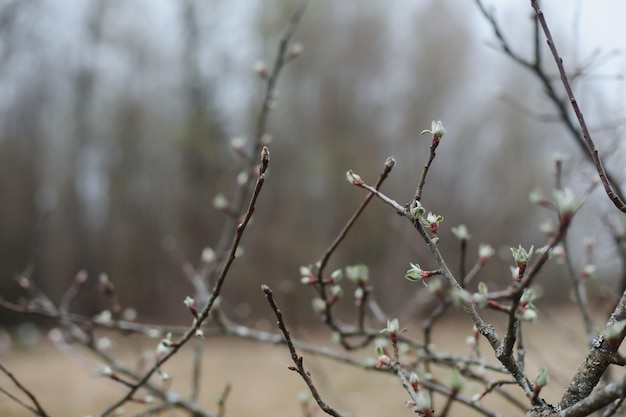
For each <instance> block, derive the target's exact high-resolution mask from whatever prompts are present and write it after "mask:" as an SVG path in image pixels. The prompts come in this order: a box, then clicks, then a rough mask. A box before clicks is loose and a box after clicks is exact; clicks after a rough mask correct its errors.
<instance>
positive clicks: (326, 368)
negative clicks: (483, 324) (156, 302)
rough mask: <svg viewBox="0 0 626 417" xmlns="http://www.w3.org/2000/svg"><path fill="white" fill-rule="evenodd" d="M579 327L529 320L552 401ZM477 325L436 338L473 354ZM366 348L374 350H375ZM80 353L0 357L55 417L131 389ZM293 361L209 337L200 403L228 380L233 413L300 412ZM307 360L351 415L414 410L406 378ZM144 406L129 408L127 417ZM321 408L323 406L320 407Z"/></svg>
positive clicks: (276, 415)
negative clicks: (97, 372)
mask: <svg viewBox="0 0 626 417" xmlns="http://www.w3.org/2000/svg"><path fill="white" fill-rule="evenodd" d="M597 323H598V324H599V323H600V322H599V321H598V322H597ZM401 324H402V323H401ZM580 327H581V326H580V317H579V315H578V314H577V312H576V311H575V310H562V311H556V312H553V313H551V314H547V313H546V312H542V314H541V316H540V320H539V321H538V322H537V323H534V324H531V325H527V326H526V332H525V333H526V335H525V343H526V346H527V351H528V356H527V369H528V370H529V374H530V375H533V376H534V374H535V372H536V369H537V368H538V367H541V366H547V367H548V368H549V370H550V375H551V382H550V385H549V388H550V389H549V390H548V392H546V393H545V397H546V399H547V400H548V401H550V402H557V401H558V399H559V394H560V393H562V391H563V389H564V387H565V386H566V385H567V381H568V379H569V378H570V377H571V375H572V374H573V372H574V371H575V369H576V367H577V365H578V363H579V362H580V361H581V359H582V358H583V357H584V354H585V351H586V349H585V340H584V337H582V334H581V332H580V331H579V330H576V331H573V330H572V329H577V328H580ZM470 329H471V325H470V324H469V321H468V319H467V318H465V317H463V316H461V317H458V318H456V319H448V320H447V321H445V322H444V323H443V324H442V326H441V327H440V328H439V331H438V332H437V333H436V334H435V337H436V339H435V341H436V344H437V345H438V346H439V347H440V349H442V350H447V351H456V352H460V353H466V352H468V351H469V348H468V347H467V346H466V345H465V344H464V339H465V337H466V336H467V335H468V334H469V332H470ZM416 332H417V328H416V329H410V330H409V334H410V335H411V334H412V335H415V334H417V333H416ZM500 333H502V331H501V330H500ZM316 335H317V337H319V338H321V339H319V340H324V343H326V342H327V341H328V339H329V337H330V335H329V334H328V333H327V332H325V331H319V332H316ZM153 345H154V346H156V342H155V341H154V340H150V341H148V342H146V343H145V344H144V346H143V348H145V349H148V348H150V347H151V346H153ZM481 347H482V352H483V354H484V356H485V357H487V358H489V360H490V362H491V361H492V360H491V356H489V355H488V353H489V350H488V349H489V347H488V346H487V345H486V344H483V345H481ZM118 349H124V351H125V355H126V356H127V357H128V358H130V357H132V356H129V354H130V352H129V351H130V350H132V349H130V348H129V347H128V346H126V347H124V348H119V347H118ZM364 354H366V355H368V356H374V354H373V352H369V351H367V352H364ZM81 357H82V358H83V360H82V362H79V361H77V360H76V355H72V357H69V356H68V355H67V354H64V353H61V352H59V351H57V350H56V349H54V348H52V347H51V346H50V345H49V344H45V345H42V346H38V347H36V348H31V349H27V350H21V351H12V352H9V353H5V354H3V355H2V356H0V362H1V363H2V364H3V365H4V366H6V367H7V368H9V369H10V370H11V371H12V372H13V373H14V374H15V376H16V377H17V378H19V380H20V381H21V382H22V383H23V384H24V385H25V386H27V387H29V388H30V389H31V390H32V391H33V392H34V393H35V394H36V395H37V397H38V399H39V400H40V402H41V404H42V405H43V406H44V408H45V409H46V411H48V413H49V414H50V416H54V417H66V416H77V417H78V416H87V415H98V414H99V413H100V412H101V411H102V410H103V409H104V407H105V406H106V405H107V404H109V403H110V402H111V401H113V400H115V399H117V398H120V396H122V395H123V394H124V388H123V387H121V386H120V385H118V384H116V383H114V382H112V381H109V380H107V379H105V378H101V377H96V376H94V372H93V370H94V369H96V368H97V365H98V361H97V360H95V359H93V358H92V357H91V356H84V357H83V356H81ZM190 357H191V349H189V348H186V349H184V350H183V351H182V352H181V354H180V355H178V356H177V357H175V358H174V359H173V360H172V361H171V362H169V363H168V364H166V366H165V369H164V370H165V371H166V372H168V373H170V374H171V375H172V376H173V378H174V379H173V384H174V385H173V387H174V389H175V390H176V391H177V392H179V393H181V394H183V395H187V394H188V392H189V386H190V384H189V380H190V369H191V368H190ZM129 363H131V362H129ZM290 364H291V363H290V357H289V353H288V351H287V349H286V347H284V346H280V347H276V346H265V345H262V344H259V343H255V342H250V341H242V340H237V339H215V340H209V341H207V343H206V359H205V361H204V364H203V375H204V379H203V381H204V382H203V384H202V395H201V401H200V402H201V403H202V404H203V405H204V406H205V407H206V408H207V409H208V410H211V411H215V410H216V408H217V407H216V397H217V396H218V395H219V393H220V392H221V391H222V390H223V388H224V386H225V384H226V383H231V384H232V392H231V395H230V397H229V400H228V402H227V406H226V407H227V408H226V416H232V417H235V416H270V415H271V416H273V417H283V416H284V417H287V416H299V415H300V416H301V415H302V412H301V411H300V409H299V405H298V400H297V396H298V393H299V392H301V391H303V390H305V385H304V383H303V381H302V380H301V379H300V378H299V376H298V375H297V374H295V373H294V372H291V371H289V370H288V369H287V365H290ZM305 364H306V366H307V367H308V368H309V369H310V371H311V373H312V375H313V377H314V380H315V381H316V383H317V384H318V387H319V388H320V390H321V391H322V392H323V395H324V398H325V400H326V401H327V402H328V403H329V404H331V405H332V406H333V407H335V408H336V409H337V410H340V411H349V412H350V415H352V416H368V417H370V416H376V417H378V416H380V417H383V416H399V415H406V416H409V415H414V414H413V413H411V412H410V410H408V409H407V408H406V407H405V406H404V401H405V400H406V399H407V398H408V397H407V396H406V394H405V393H404V392H403V389H402V387H401V386H400V383H399V381H397V380H396V379H394V378H392V377H391V376H387V375H381V374H380V373H374V372H366V371H363V370H360V369H353V368H351V367H348V366H345V365H340V364H336V363H333V362H329V361H328V360H325V359H319V358H315V357H312V356H305ZM0 388H3V389H6V390H9V391H10V392H16V391H15V389H14V388H13V385H12V384H11V383H10V381H9V380H8V379H7V378H6V376H4V375H2V376H1V377H0ZM478 390H479V387H477V386H473V385H468V386H467V387H466V388H465V390H464V394H466V395H467V396H468V397H469V396H471V395H472V394H474V393H475V392H477V391H478ZM511 392H516V393H518V392H519V389H516V388H515V387H512V388H511ZM488 403H489V404H490V405H492V406H493V407H494V408H495V409H496V411H498V412H500V413H501V414H503V415H507V416H523V415H524V413H523V412H520V411H517V410H516V409H513V408H511V407H510V406H509V405H507V404H503V403H502V402H499V401H496V402H495V403H494V402H488ZM144 407H145V406H140V405H136V406H135V405H133V406H130V407H126V415H132V413H131V411H139V410H141V409H143V408H144ZM455 410H456V412H455ZM452 411H453V412H452V414H451V415H463V416H466V415H467V416H470V415H473V414H471V413H470V412H467V409H466V408H465V407H463V406H461V405H455V407H454V408H453V410H452ZM322 414H323V413H321V412H320V411H318V412H317V413H316V415H322ZM24 415H29V413H28V412H27V411H26V410H24V409H23V408H21V407H19V406H18V405H17V404H15V403H14V402H13V401H11V400H9V399H8V398H7V397H6V396H5V395H2V394H1V393H0V416H3V417H14V416H15V417H17V416H24ZM163 415H178V414H174V413H170V414H167V413H165V414H163ZM181 415H182V414H181Z"/></svg>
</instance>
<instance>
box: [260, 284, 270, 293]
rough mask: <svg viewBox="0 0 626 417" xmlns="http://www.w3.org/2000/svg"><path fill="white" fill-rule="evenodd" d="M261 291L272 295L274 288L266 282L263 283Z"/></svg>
mask: <svg viewBox="0 0 626 417" xmlns="http://www.w3.org/2000/svg"><path fill="white" fill-rule="evenodd" d="M261 291H263V293H265V295H270V294H271V293H272V289H271V288H270V287H269V286H267V285H265V284H263V285H261Z"/></svg>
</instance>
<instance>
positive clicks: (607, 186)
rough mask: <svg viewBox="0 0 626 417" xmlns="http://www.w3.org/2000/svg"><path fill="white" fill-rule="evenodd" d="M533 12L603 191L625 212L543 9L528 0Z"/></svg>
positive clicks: (624, 205)
mask: <svg viewBox="0 0 626 417" xmlns="http://www.w3.org/2000/svg"><path fill="white" fill-rule="evenodd" d="M530 3H531V5H532V7H533V9H534V10H535V13H537V19H538V20H539V23H540V24H541V28H542V29H543V33H544V34H545V35H546V40H547V43H548V47H549V48H550V52H551V53H552V57H553V58H554V62H555V63H556V66H557V68H558V70H559V74H560V75H561V82H562V83H563V87H564V88H565V91H566V93H567V97H568V98H569V102H570V104H571V105H572V109H573V110H574V113H575V114H576V118H577V119H578V124H579V125H580V129H581V131H582V136H583V139H584V141H585V144H586V145H587V148H588V150H589V154H590V155H591V158H592V159H593V163H594V165H595V166H596V171H598V175H599V176H600V181H601V182H602V185H603V186H604V191H605V192H606V195H607V196H608V197H609V199H610V200H611V201H612V202H613V204H614V205H615V207H617V208H618V209H619V210H620V211H622V212H623V213H626V204H625V203H624V201H622V199H621V198H620V196H619V195H617V193H616V192H615V191H614V190H613V186H612V185H611V183H610V181H609V179H608V178H607V174H606V171H605V170H604V164H603V163H602V159H601V158H600V155H599V154H598V149H597V148H596V145H595V143H594V142H593V140H592V139H591V134H590V133H589V129H588V128H587V123H586V122H585V118H584V116H583V113H582V111H581V110H580V107H579V106H578V102H577V101H576V98H575V97H574V91H573V90H572V86H571V85H570V82H569V78H568V77H567V73H566V72H565V67H564V66H563V58H561V57H560V56H559V53H558V51H557V49H556V45H555V44H554V39H552V34H551V33H550V28H549V27H548V24H547V22H546V19H545V16H544V14H543V11H542V10H541V8H540V7H539V3H538V1H537V0H531V1H530Z"/></svg>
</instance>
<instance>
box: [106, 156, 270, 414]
mask: <svg viewBox="0 0 626 417" xmlns="http://www.w3.org/2000/svg"><path fill="white" fill-rule="evenodd" d="M268 164H269V151H268V150H267V147H265V148H263V151H262V152H261V166H260V168H259V177H258V179H257V182H256V186H255V187H254V191H253V193H252V198H251V199H250V203H249V205H248V210H247V211H246V214H245V216H244V219H243V221H242V222H241V223H239V225H238V226H237V229H236V234H235V238H234V240H233V243H232V245H231V248H230V251H229V253H228V257H227V259H226V263H225V264H224V266H223V268H222V271H221V273H220V275H219V277H218V279H217V281H216V283H215V286H214V287H213V291H212V292H211V298H210V299H209V302H208V303H207V305H206V306H205V307H204V308H203V309H202V312H200V313H199V314H198V317H197V318H196V319H195V320H194V324H193V325H192V326H191V327H190V328H189V329H188V330H187V331H186V332H185V334H184V335H183V336H182V337H181V338H180V339H178V340H177V341H176V342H173V343H172V345H171V349H170V350H169V352H167V353H166V354H165V355H163V357H162V358H160V359H158V360H157V361H156V363H155V365H154V366H153V367H152V368H150V370H149V371H148V372H146V373H145V374H144V376H143V377H142V378H140V379H139V380H138V381H137V383H136V384H135V385H134V386H133V388H132V389H130V390H129V391H128V392H127V393H126V395H124V396H123V397H122V398H120V399H119V400H117V401H115V402H113V403H112V404H111V405H109V406H108V407H107V408H106V409H105V410H104V411H103V412H102V413H101V414H100V417H104V416H107V415H109V414H110V413H112V412H113V411H114V410H115V409H117V408H118V407H120V406H121V405H122V404H124V403H125V402H126V401H129V400H130V399H131V398H132V396H133V394H134V393H135V392H136V391H137V390H138V389H139V388H141V387H142V386H143V385H145V383H146V382H147V381H148V379H149V378H150V377H151V376H152V375H153V374H154V373H155V372H157V370H159V369H160V368H161V366H162V365H163V364H164V363H165V362H167V361H168V360H169V359H170V358H171V357H172V356H174V355H175V354H176V353H177V352H178V351H179V350H180V348H181V347H182V346H183V345H184V344H186V343H187V342H188V341H189V340H190V339H191V338H192V337H193V336H194V335H195V333H196V331H197V330H198V329H199V328H200V326H202V323H203V322H204V321H205V320H206V318H207V317H208V316H209V313H210V311H211V308H212V307H213V304H214V302H215V300H216V299H217V297H219V295H220V293H221V290H222V286H223V285H224V282H225V281H226V276H227V275H228V272H229V271H230V267H231V265H232V264H233V261H234V260H235V253H236V251H237V248H238V247H239V242H240V241H241V238H242V236H243V233H244V231H245V230H246V226H247V225H248V222H249V221H250V218H251V217H252V214H253V213H254V209H255V205H256V200H257V198H258V196H259V193H260V192H261V188H262V187H263V183H264V181H265V171H266V170H267V167H268Z"/></svg>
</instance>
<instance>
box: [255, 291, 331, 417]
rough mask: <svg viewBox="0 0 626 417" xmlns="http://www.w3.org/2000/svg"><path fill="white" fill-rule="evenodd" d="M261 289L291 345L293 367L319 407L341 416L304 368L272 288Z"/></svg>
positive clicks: (288, 344)
mask: <svg viewBox="0 0 626 417" xmlns="http://www.w3.org/2000/svg"><path fill="white" fill-rule="evenodd" d="M261 289H262V290H263V293H264V294H265V298H267V301H268V302H269V304H270V306H271V307H272V310H273V311H274V314H275V315H276V319H277V320H278V323H277V324H278V328H279V329H280V331H281V332H282V333H283V336H284V337H285V342H286V343H287V346H288V347H289V352H290V353H291V359H292V360H293V363H294V364H295V365H296V366H295V368H293V370H295V371H296V372H297V373H298V374H299V375H300V376H301V377H302V379H303V380H304V382H305V383H306V385H307V387H308V388H309V391H311V395H312V396H313V398H314V399H315V401H316V402H317V405H319V407H320V408H321V409H322V411H324V412H325V413H326V414H329V415H331V416H334V417H341V414H340V413H339V412H337V411H336V410H335V409H334V408H332V407H331V406H329V405H328V404H326V402H325V401H324V400H323V399H322V397H321V396H320V394H319V392H317V388H315V384H314V383H313V379H311V375H310V374H309V372H308V371H307V370H306V369H304V366H303V364H302V362H303V358H302V356H300V355H298V352H297V351H296V347H295V346H294V345H293V342H292V341H291V336H290V335H289V330H287V327H286V326H285V322H284V321H283V313H282V311H280V309H279V308H278V305H276V302H275V301H274V296H273V294H272V290H271V289H270V287H268V286H267V285H263V286H262V287H261Z"/></svg>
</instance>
